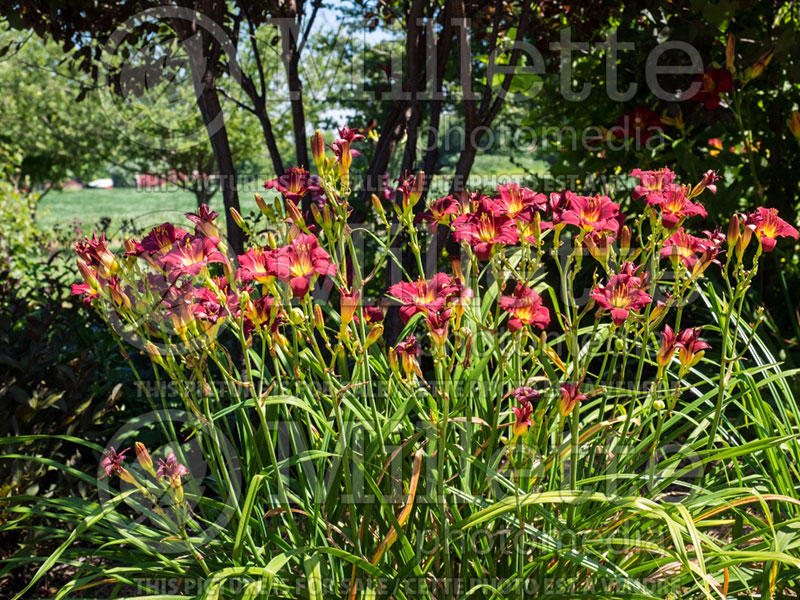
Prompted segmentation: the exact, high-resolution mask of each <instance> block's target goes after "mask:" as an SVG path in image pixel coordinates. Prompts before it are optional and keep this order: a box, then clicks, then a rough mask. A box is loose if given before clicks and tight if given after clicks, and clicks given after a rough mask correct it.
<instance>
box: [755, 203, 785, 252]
mask: <svg viewBox="0 0 800 600" xmlns="http://www.w3.org/2000/svg"><path fill="white" fill-rule="evenodd" d="M744 226H745V227H747V228H749V229H750V230H751V231H752V232H753V233H754V234H755V235H756V236H757V237H758V239H759V241H760V242H761V247H762V248H763V250H764V252H771V251H772V250H773V249H774V248H775V243H776V242H777V239H778V238H779V237H790V238H792V239H795V240H796V239H797V229H795V228H794V227H792V226H791V225H789V223H787V222H786V221H784V220H783V219H781V218H780V217H779V216H778V209H777V208H764V207H763V206H759V207H758V208H757V209H756V211H755V212H754V213H751V214H749V215H747V216H746V217H745V223H744Z"/></svg>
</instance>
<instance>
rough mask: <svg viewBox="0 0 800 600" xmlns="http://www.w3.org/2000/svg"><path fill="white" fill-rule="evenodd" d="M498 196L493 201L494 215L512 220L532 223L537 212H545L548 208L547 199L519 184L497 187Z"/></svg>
mask: <svg viewBox="0 0 800 600" xmlns="http://www.w3.org/2000/svg"><path fill="white" fill-rule="evenodd" d="M497 192H498V195H497V196H495V198H494V199H492V201H491V206H492V209H493V211H494V214H496V215H500V216H506V217H509V218H510V219H519V220H522V221H530V220H531V219H532V218H533V213H534V212H535V211H537V210H538V211H543V210H544V209H545V207H546V206H547V197H546V196H545V195H544V194H538V193H536V192H534V191H533V190H529V189H528V188H524V187H520V186H519V184H518V183H509V184H508V185H498V186H497Z"/></svg>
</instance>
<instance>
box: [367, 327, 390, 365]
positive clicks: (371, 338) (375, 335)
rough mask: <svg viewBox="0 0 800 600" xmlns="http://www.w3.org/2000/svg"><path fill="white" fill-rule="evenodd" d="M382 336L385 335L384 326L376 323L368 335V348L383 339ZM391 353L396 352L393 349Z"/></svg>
mask: <svg viewBox="0 0 800 600" xmlns="http://www.w3.org/2000/svg"><path fill="white" fill-rule="evenodd" d="M382 335H383V325H381V324H380V323H376V324H375V325H373V326H372V329H370V330H369V333H368V334H367V341H366V347H367V348H369V347H370V346H371V345H372V344H374V343H375V342H377V341H378V340H379V339H381V336H382ZM390 352H394V350H393V349H392V350H390ZM396 358H397V356H396V355H395V359H396Z"/></svg>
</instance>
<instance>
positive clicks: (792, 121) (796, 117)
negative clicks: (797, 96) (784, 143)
mask: <svg viewBox="0 0 800 600" xmlns="http://www.w3.org/2000/svg"><path fill="white" fill-rule="evenodd" d="M788 123H789V130H790V131H791V132H792V135H793V136H794V137H795V139H797V141H798V142H800V112H797V111H796V110H793V111H792V114H791V115H790V116H789V121H788Z"/></svg>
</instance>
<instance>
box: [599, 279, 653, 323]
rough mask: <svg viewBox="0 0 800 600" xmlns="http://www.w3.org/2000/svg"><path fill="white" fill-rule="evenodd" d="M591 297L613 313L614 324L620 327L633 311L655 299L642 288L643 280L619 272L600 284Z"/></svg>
mask: <svg viewBox="0 0 800 600" xmlns="http://www.w3.org/2000/svg"><path fill="white" fill-rule="evenodd" d="M591 297H592V298H593V299H594V300H595V302H597V304H598V305H599V306H600V307H601V308H604V309H605V310H607V311H609V312H610V313H611V319H612V320H613V321H614V325H616V326H617V327H619V326H620V325H622V324H623V323H624V322H625V320H626V319H627V318H628V315H629V314H630V312H631V311H638V310H641V309H642V308H644V307H645V306H647V305H648V304H650V303H651V302H652V301H653V299H652V298H651V297H650V296H649V295H648V294H647V292H645V291H644V290H643V289H642V280H641V279H640V278H639V277H632V276H630V275H628V274H626V273H618V274H616V275H614V276H613V277H611V279H609V280H608V283H607V284H606V285H598V286H597V287H595V288H594V289H593V290H592V293H591Z"/></svg>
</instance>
